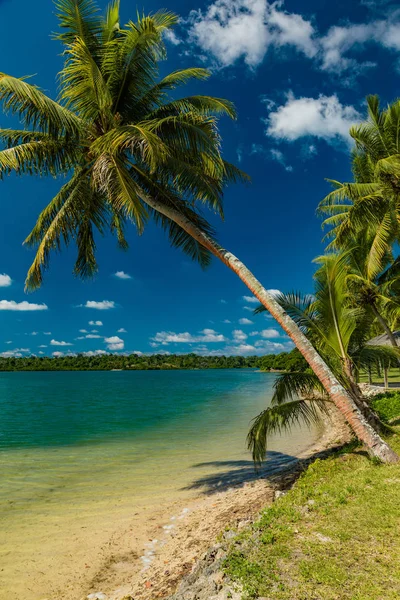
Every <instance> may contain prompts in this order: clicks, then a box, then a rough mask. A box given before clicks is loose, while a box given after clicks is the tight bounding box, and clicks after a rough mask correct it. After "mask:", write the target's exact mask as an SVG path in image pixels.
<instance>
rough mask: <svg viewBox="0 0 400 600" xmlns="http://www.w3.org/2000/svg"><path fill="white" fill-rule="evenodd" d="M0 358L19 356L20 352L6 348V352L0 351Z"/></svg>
mask: <svg viewBox="0 0 400 600" xmlns="http://www.w3.org/2000/svg"><path fill="white" fill-rule="evenodd" d="M0 356H1V358H21V357H22V354H21V352H15V350H7V352H0Z"/></svg>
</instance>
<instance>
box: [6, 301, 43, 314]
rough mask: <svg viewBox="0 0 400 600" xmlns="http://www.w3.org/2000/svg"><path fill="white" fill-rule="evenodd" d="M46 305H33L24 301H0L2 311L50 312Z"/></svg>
mask: <svg viewBox="0 0 400 600" xmlns="http://www.w3.org/2000/svg"><path fill="white" fill-rule="evenodd" d="M48 308H49V307H48V306H47V305H46V304H33V303H31V302H27V301H26V300H23V301H22V302H15V300H0V310H18V311H33V310H48Z"/></svg>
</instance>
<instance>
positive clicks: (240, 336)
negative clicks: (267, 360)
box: [232, 329, 248, 342]
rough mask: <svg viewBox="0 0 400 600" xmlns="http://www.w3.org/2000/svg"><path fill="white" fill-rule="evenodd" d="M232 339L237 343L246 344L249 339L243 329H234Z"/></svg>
mask: <svg viewBox="0 0 400 600" xmlns="http://www.w3.org/2000/svg"><path fill="white" fill-rule="evenodd" d="M232 337H233V340H234V341H235V342H244V341H245V340H247V338H248V336H247V334H246V333H245V332H244V331H242V330H241V329H234V330H233V331H232Z"/></svg>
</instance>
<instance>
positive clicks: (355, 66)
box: [170, 0, 400, 162]
mask: <svg viewBox="0 0 400 600" xmlns="http://www.w3.org/2000/svg"><path fill="white" fill-rule="evenodd" d="M183 23H184V24H185V25H186V26H188V42H189V44H190V45H191V46H193V45H197V46H198V47H199V48H200V50H201V51H202V52H203V53H205V54H206V55H209V56H210V57H211V59H212V60H213V61H214V62H215V63H216V65H217V66H218V67H220V68H222V67H229V66H232V65H233V64H235V63H236V62H237V61H239V60H244V62H245V64H246V65H247V66H248V67H250V68H251V69H255V68H256V67H257V66H258V65H260V64H261V63H262V62H263V60H264V59H265V57H266V55H267V53H268V51H269V50H270V49H275V50H276V51H279V50H281V49H282V48H287V47H292V48H294V49H295V50H297V51H298V52H300V53H302V54H304V55H305V56H306V57H307V58H308V59H310V60H312V61H313V62H314V64H315V66H317V67H318V68H321V69H322V70H325V71H328V72H335V73H340V74H343V73H346V72H348V73H350V74H355V75H357V74H358V73H361V72H362V71H364V70H365V69H366V68H370V67H373V66H375V63H373V62H370V61H362V60H360V51H362V50H363V49H364V48H365V47H366V45H367V44H369V45H371V44H375V45H379V46H381V47H383V48H385V49H387V50H389V51H395V52H398V51H400V22H399V13H398V11H393V12H392V14H391V15H389V16H387V17H386V18H383V19H375V20H371V21H370V22H363V23H348V24H346V25H340V26H337V25H334V26H332V27H331V28H330V29H329V30H328V32H327V33H326V34H324V35H321V34H320V33H319V32H318V31H317V29H316V28H315V27H314V25H313V24H312V23H311V21H310V20H307V19H306V18H305V17H303V16H302V15H300V14H297V13H291V12H289V11H286V10H284V8H283V1H282V0H279V1H278V2H268V0H214V2H212V3H211V4H209V5H208V7H207V8H206V9H204V10H201V9H199V10H192V11H191V12H190V13H189V17H188V19H187V20H186V21H183ZM171 38H172V39H171V40H170V41H172V43H180V42H181V40H180V39H179V38H177V37H176V35H175V34H172V35H171ZM283 56H284V58H285V55H283ZM289 56H290V55H289ZM202 58H203V59H205V58H206V57H204V56H202ZM238 152H239V153H240V154H241V152H242V151H241V149H240V148H239V149H238ZM239 162H240V160H239Z"/></svg>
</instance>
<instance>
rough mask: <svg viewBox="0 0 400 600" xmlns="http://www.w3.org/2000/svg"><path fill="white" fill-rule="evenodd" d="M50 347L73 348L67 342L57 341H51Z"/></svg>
mask: <svg viewBox="0 0 400 600" xmlns="http://www.w3.org/2000/svg"><path fill="white" fill-rule="evenodd" d="M50 345H51V346H73V344H70V343H69V342H58V341H57V340H51V341H50Z"/></svg>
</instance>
